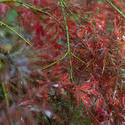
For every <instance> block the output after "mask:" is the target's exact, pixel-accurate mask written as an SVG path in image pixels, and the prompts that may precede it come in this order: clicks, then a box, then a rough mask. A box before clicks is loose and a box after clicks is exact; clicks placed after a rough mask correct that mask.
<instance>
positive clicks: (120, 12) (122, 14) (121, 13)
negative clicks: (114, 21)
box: [105, 0, 125, 18]
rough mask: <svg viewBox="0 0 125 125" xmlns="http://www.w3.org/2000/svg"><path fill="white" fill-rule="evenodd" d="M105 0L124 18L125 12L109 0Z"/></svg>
mask: <svg viewBox="0 0 125 125" xmlns="http://www.w3.org/2000/svg"><path fill="white" fill-rule="evenodd" d="M105 1H106V2H108V3H109V4H110V5H111V6H112V7H113V8H114V9H115V10H116V11H117V12H118V13H119V14H120V15H121V16H122V17H124V18H125V14H124V13H123V12H122V11H120V10H119V9H118V8H117V7H116V6H115V5H114V4H113V3H112V2H111V1H109V0H105Z"/></svg>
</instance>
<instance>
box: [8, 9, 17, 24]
mask: <svg viewBox="0 0 125 125" xmlns="http://www.w3.org/2000/svg"><path fill="white" fill-rule="evenodd" d="M17 16H18V13H17V11H16V10H15V9H11V10H10V11H9V12H8V13H7V15H6V23H7V24H12V23H14V22H16V19H17Z"/></svg>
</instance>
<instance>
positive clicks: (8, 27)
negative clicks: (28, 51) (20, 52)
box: [0, 21, 32, 46]
mask: <svg viewBox="0 0 125 125" xmlns="http://www.w3.org/2000/svg"><path fill="white" fill-rule="evenodd" d="M0 24H1V25H3V26H4V27H6V28H7V29H9V30H11V31H12V32H14V33H15V34H17V35H18V36H19V37H20V38H21V39H22V40H24V41H25V42H26V43H27V44H28V45H30V46H32V44H31V43H30V42H29V41H27V40H26V39H25V38H24V37H22V36H21V35H20V34H19V33H18V32H17V31H16V30H14V29H13V28H12V27H10V26H9V25H7V24H6V23H4V22H2V21H0Z"/></svg>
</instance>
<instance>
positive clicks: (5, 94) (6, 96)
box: [1, 82, 9, 107]
mask: <svg viewBox="0 0 125 125" xmlns="http://www.w3.org/2000/svg"><path fill="white" fill-rule="evenodd" d="M1 86H2V90H3V95H4V97H5V101H6V106H7V107H9V99H8V94H7V91H6V87H5V84H4V82H2V83H1Z"/></svg>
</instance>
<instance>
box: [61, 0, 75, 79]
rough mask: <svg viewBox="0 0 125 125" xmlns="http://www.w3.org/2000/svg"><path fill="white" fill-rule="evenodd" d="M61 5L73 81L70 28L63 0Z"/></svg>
mask: <svg viewBox="0 0 125 125" xmlns="http://www.w3.org/2000/svg"><path fill="white" fill-rule="evenodd" d="M60 5H61V8H62V15H63V19H64V23H65V29H66V37H67V49H68V50H67V52H68V57H69V65H70V79H71V81H74V80H73V69H72V60H71V49H70V41H69V29H68V25H67V20H66V13H65V10H64V5H63V0H60Z"/></svg>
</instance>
